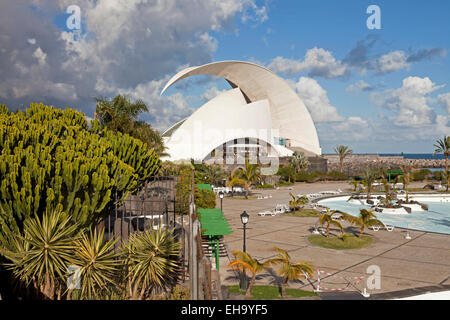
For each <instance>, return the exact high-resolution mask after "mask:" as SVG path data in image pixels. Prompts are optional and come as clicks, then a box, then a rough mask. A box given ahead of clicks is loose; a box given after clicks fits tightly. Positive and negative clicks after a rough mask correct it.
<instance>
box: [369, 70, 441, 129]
mask: <svg viewBox="0 0 450 320" xmlns="http://www.w3.org/2000/svg"><path fill="white" fill-rule="evenodd" d="M442 87H443V86H436V85H435V83H433V82H432V81H431V80H430V79H429V78H428V77H425V78H420V77H407V78H405V79H403V82H402V87H400V88H398V89H394V90H393V89H389V90H385V91H383V92H377V93H373V94H372V95H371V101H372V103H374V104H375V105H377V106H381V107H385V108H387V109H390V110H392V111H393V112H395V113H396V115H395V117H393V118H391V121H392V122H393V123H394V124H395V125H398V126H405V127H420V126H423V125H428V124H433V123H435V122H436V113H435V112H434V110H433V109H432V108H431V107H430V106H428V104H427V95H429V94H430V93H432V92H434V91H435V90H437V89H439V88H442Z"/></svg>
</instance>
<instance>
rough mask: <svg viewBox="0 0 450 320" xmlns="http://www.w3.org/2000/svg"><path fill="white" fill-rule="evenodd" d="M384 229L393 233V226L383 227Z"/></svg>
mask: <svg viewBox="0 0 450 320" xmlns="http://www.w3.org/2000/svg"><path fill="white" fill-rule="evenodd" d="M385 228H386V230H387V231H389V232H391V231H394V226H385Z"/></svg>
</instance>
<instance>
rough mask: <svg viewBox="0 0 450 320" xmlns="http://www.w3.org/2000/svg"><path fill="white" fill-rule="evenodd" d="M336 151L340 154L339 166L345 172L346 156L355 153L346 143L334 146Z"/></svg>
mask: <svg viewBox="0 0 450 320" xmlns="http://www.w3.org/2000/svg"><path fill="white" fill-rule="evenodd" d="M334 152H336V153H337V154H338V155H339V168H340V171H341V172H343V170H344V158H345V157H347V156H348V155H350V154H352V153H353V150H352V149H349V147H347V146H344V145H339V146H336V147H334Z"/></svg>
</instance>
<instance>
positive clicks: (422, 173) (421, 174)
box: [411, 169, 433, 181]
mask: <svg viewBox="0 0 450 320" xmlns="http://www.w3.org/2000/svg"><path fill="white" fill-rule="evenodd" d="M431 177H433V173H432V172H431V171H430V170H428V169H421V170H418V171H414V172H412V177H411V178H412V179H411V180H412V181H423V180H425V179H428V178H431Z"/></svg>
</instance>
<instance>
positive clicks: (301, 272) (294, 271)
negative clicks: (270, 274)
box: [266, 247, 314, 297]
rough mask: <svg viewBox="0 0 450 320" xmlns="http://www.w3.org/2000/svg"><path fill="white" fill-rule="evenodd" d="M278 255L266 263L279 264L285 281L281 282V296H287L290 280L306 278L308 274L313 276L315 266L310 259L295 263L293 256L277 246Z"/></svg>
mask: <svg viewBox="0 0 450 320" xmlns="http://www.w3.org/2000/svg"><path fill="white" fill-rule="evenodd" d="M275 250H276V251H277V252H278V255H277V256H276V257H275V258H272V259H269V260H267V261H266V264H268V265H269V264H274V265H279V266H280V268H279V270H278V274H279V275H280V276H281V277H283V282H282V284H281V296H282V297H285V296H286V287H287V285H288V282H289V281H291V280H296V279H304V278H306V276H308V277H309V278H312V276H313V272H314V271H313V270H314V266H313V264H312V263H311V262H310V261H300V262H297V263H293V262H292V261H291V256H290V255H289V253H288V252H287V251H286V250H284V249H280V248H277V247H275Z"/></svg>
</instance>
